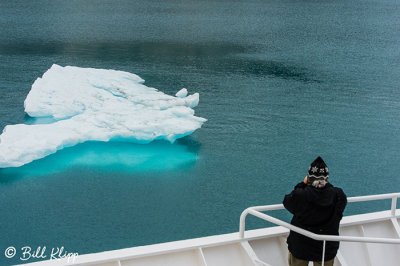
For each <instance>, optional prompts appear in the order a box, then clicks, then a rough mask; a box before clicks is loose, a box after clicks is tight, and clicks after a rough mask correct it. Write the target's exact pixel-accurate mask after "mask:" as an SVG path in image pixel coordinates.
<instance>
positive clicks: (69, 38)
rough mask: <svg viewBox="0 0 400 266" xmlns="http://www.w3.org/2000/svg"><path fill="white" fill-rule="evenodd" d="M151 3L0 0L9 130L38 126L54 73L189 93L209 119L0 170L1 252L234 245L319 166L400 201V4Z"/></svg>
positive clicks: (358, 190)
mask: <svg viewBox="0 0 400 266" xmlns="http://www.w3.org/2000/svg"><path fill="white" fill-rule="evenodd" d="M149 2H150V1H122V0H120V1H85V2H81V1H44V0H42V1H9V2H8V1H2V2H1V3H0V27H1V29H2V30H1V31H0V92H1V93H0V128H1V129H2V128H4V126H6V125H8V124H17V123H32V120H31V119H30V118H28V117H26V116H25V114H24V109H23V101H24V99H25V97H26V95H27V93H28V92H29V90H30V86H31V85H32V83H33V82H34V80H35V79H36V78H37V77H39V76H41V75H42V74H43V73H44V72H45V71H46V70H47V69H48V68H50V66H51V65H52V64H53V63H57V64H60V65H75V66H80V67H97V68H111V69H118V70H124V71H128V72H132V73H135V74H138V75H139V76H141V77H142V78H144V79H145V80H146V83H145V84H146V85H148V86H152V87H155V88H158V89H160V90H161V91H163V92H165V93H168V94H174V93H175V92H177V91H178V90H179V89H181V88H182V87H185V88H188V90H189V92H199V93H200V104H199V106H198V107H197V108H196V114H198V115H199V116H201V117H205V118H207V119H208V122H206V123H205V124H204V126H203V128H201V129H200V130H198V131H197V132H195V133H194V134H193V135H191V136H189V137H186V138H183V139H181V140H179V141H177V142H176V143H175V144H173V145H171V144H169V143H166V142H156V143H152V144H148V145H137V144H131V143H124V142H115V143H96V142H92V143H86V144H81V145H78V146H76V147H72V148H68V149H65V150H63V151H61V152H59V153H56V154H54V155H52V156H49V157H47V158H45V159H42V160H39V161H36V162H34V163H32V164H28V165H26V166H23V167H21V168H15V169H0V189H1V193H0V212H1V219H0V234H1V238H0V252H1V253H0V254H4V253H3V252H4V250H5V249H6V248H7V247H8V246H15V247H16V248H17V249H20V248H21V247H23V246H31V247H33V248H35V247H37V246H44V245H46V246H47V247H48V248H51V247H60V246H65V247H66V249H68V250H69V251H74V252H79V253H81V254H82V253H89V252H98V251H104V250H111V249H118V248H124V247H131V246H137V245H143V244H151V243H158V242H164V241H172V240H178V239H186V238H192V237H199V236H206V235H212V234H220V233H229V232H234V231H236V230H237V229H238V221H239V215H240V213H241V211H242V210H243V209H244V208H246V207H248V206H251V205H263V204H272V203H279V202H281V200H282V198H283V195H284V194H285V193H288V192H289V191H290V190H291V188H292V187H293V185H295V184H296V183H297V182H299V181H300V180H302V179H303V178H304V175H305V174H306V170H307V168H308V165H309V163H310V162H311V161H312V160H313V159H314V158H315V157H316V156H317V155H321V156H322V157H323V158H324V159H325V160H326V162H327V164H328V166H329V168H330V171H331V181H332V183H333V184H334V185H337V186H340V187H343V189H344V191H345V192H346V193H347V195H349V196H355V195H365V194H372V193H386V192H396V191H400V179H399V176H398V173H399V172H400V164H399V163H398V161H399V159H400V156H399V150H400V134H399V133H398V132H399V129H400V123H399V122H400V121H399V120H400V118H399V117H400V108H399V106H400V92H399V84H400V69H399V64H400V54H399V52H400V51H399V46H398V44H399V43H400V32H399V31H400V27H399V22H400V21H399V18H398V14H399V12H400V4H399V3H398V1H393V0H384V1H373V0H371V1H358V0H356V1H351V2H349V1H295V0H287V1H269V2H268V3H266V2H265V1H246V2H244V1H232V0H226V1H163V2H162V3H152V2H151V3H149ZM389 205H390V203H389V202H386V205H382V204H380V203H376V204H369V205H356V206H355V207H352V208H348V209H347V211H346V212H347V214H351V213H357V212H361V211H369V210H374V209H377V208H379V207H382V206H389ZM278 215H280V216H281V217H284V218H286V219H287V218H289V216H288V215H285V214H283V213H281V214H278ZM263 225H264V224H263V223H261V222H257V221H255V220H252V219H250V220H249V226H250V227H253V228H254V227H260V226H263ZM30 261H32V260H30ZM12 263H21V261H20V260H18V258H15V259H13V260H9V259H6V258H5V257H4V256H3V255H0V264H1V265H7V264H12Z"/></svg>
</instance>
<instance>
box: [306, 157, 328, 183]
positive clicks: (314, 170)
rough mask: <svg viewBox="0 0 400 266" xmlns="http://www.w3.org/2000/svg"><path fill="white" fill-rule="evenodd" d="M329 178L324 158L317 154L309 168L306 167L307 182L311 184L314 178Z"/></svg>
mask: <svg viewBox="0 0 400 266" xmlns="http://www.w3.org/2000/svg"><path fill="white" fill-rule="evenodd" d="M328 178H329V170H328V167H327V166H326V164H325V162H324V160H322V158H321V157H320V156H318V158H317V159H315V160H314V161H313V162H312V163H311V165H310V168H308V182H307V183H309V184H312V182H314V181H315V180H322V179H323V180H326V181H328Z"/></svg>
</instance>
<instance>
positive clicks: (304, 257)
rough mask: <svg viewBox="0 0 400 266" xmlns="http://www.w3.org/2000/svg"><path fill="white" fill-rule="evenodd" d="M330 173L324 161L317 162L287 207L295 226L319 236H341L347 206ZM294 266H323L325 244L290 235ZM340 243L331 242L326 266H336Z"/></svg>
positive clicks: (287, 201) (327, 245) (290, 251)
mask: <svg viewBox="0 0 400 266" xmlns="http://www.w3.org/2000/svg"><path fill="white" fill-rule="evenodd" d="M328 178H329V170H328V167H327V166H326V164H325V162H324V160H322V158H321V157H318V158H317V159H315V160H314V161H313V162H312V163H311V165H310V168H309V169H308V175H307V176H306V177H305V178H304V181H303V182H300V183H299V184H297V185H296V186H295V187H294V190H293V191H292V192H291V193H290V194H287V195H286V196H285V199H284V200H283V205H284V206H285V208H286V209H287V210H288V211H290V212H291V213H292V214H293V218H292V221H291V224H292V225H295V226H297V227H300V228H303V229H305V230H308V231H310V232H313V233H315V234H322V235H339V223H340V220H341V219H342V217H343V211H344V208H345V207H346V204H347V198H346V195H345V194H344V192H343V191H342V189H340V188H337V187H334V186H333V185H331V184H330V183H329V182H328ZM287 244H288V249H289V258H288V261H289V265H290V266H303V265H304V266H307V265H308V262H309V261H313V262H314V265H321V260H322V250H323V241H318V240H313V239H311V238H309V237H306V236H303V235H301V234H298V233H296V232H293V231H290V234H289V237H288V238H287ZM338 249H339V242H336V241H327V242H326V247H325V263H324V264H325V265H326V266H331V265H333V261H334V258H335V256H336V253H337V250H338Z"/></svg>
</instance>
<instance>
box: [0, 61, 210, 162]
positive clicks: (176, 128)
mask: <svg viewBox="0 0 400 266" xmlns="http://www.w3.org/2000/svg"><path fill="white" fill-rule="evenodd" d="M143 82H144V80H142V79H141V78H140V77H139V76H137V75H134V74H131V73H128V72H123V71H116V70H104V69H93V68H79V67H71V66H67V67H61V66H58V65H53V66H52V67H51V68H50V69H49V70H47V71H46V73H44V74H43V77H42V78H38V79H37V80H36V81H35V82H34V83H33V85H32V89H31V91H30V92H29V94H28V96H27V98H26V100H25V112H26V113H28V114H29V116H31V117H37V118H40V117H46V118H48V117H51V118H53V119H54V120H55V121H54V122H53V123H50V124H35V125H25V124H18V125H8V126H6V127H5V128H4V131H3V133H2V134H1V135H0V168H6V167H18V166H21V165H24V164H27V163H29V162H32V161H34V160H37V159H40V158H43V157H45V156H47V155H50V154H52V153H55V152H56V151H58V150H61V149H63V148H65V147H71V146H74V145H76V144H79V143H83V142H86V141H110V140H120V139H123V140H129V141H133V142H136V143H149V142H151V141H153V140H156V139H166V140H168V141H170V142H174V141H175V140H176V139H177V138H181V137H184V136H186V135H189V134H191V133H192V132H194V131H195V130H196V129H198V128H200V127H201V126H202V124H203V123H204V122H205V121H206V119H204V118H201V117H196V116H195V115H194V110H193V109H192V108H194V107H196V106H197V104H198V103H199V94H198V93H195V94H192V95H189V96H187V90H186V89H182V90H181V91H179V92H178V93H177V94H176V96H177V97H174V96H170V95H166V94H164V93H162V92H160V91H158V90H156V89H154V88H150V87H147V86H145V85H143Z"/></svg>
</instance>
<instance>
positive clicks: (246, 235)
mask: <svg viewBox="0 0 400 266" xmlns="http://www.w3.org/2000/svg"><path fill="white" fill-rule="evenodd" d="M399 197H400V193H391V194H380V195H369V196H360V197H351V198H348V202H349V204H350V203H354V202H365V201H375V200H386V201H389V200H391V207H390V209H389V208H388V210H383V211H379V212H371V213H365V214H358V215H351V216H345V217H343V219H342V221H341V224H340V235H339V236H332V235H317V234H314V233H312V232H309V231H306V230H304V229H301V228H298V227H295V226H293V225H291V224H289V223H286V222H284V221H282V220H279V219H277V218H274V217H272V216H271V215H270V214H269V213H268V212H269V211H272V210H280V209H284V207H283V205H282V204H275V205H268V206H256V207H249V208H247V209H246V210H244V211H243V213H242V215H241V216H240V222H239V223H240V228H239V232H235V233H230V234H223V235H214V236H208V237H202V238H195V239H187V240H181V241H174V242H168V243H161V244H154V245H147V246H139V247H132V248H125V249H120V250H113V251H106V252H100V253H94V254H86V255H79V256H77V257H76V258H74V261H73V262H72V261H71V258H69V259H67V258H66V259H63V260H57V261H56V260H48V261H41V262H35V263H30V264H25V265H32V266H33V265H35V266H46V265H96V266H192V265H193V266H247V265H257V266H284V265H287V256H288V250H287V244H286V238H287V236H288V234H289V230H293V231H296V232H298V233H300V234H303V235H306V236H308V237H311V238H313V239H316V240H321V245H324V244H325V241H340V242H341V243H340V248H339V251H338V254H337V256H336V258H335V264H334V265H335V266H382V265H385V266H391V265H392V266H398V265H400V226H399V221H400V209H397V207H396V206H397V200H398V198H399ZM248 215H253V216H256V217H258V218H260V219H263V220H265V221H269V222H271V223H273V224H275V225H276V226H274V227H268V228H263V229H256V230H248V231H246V230H245V221H246V217H247V216H248ZM322 256H323V254H321V258H322ZM310 265H312V263H310Z"/></svg>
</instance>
